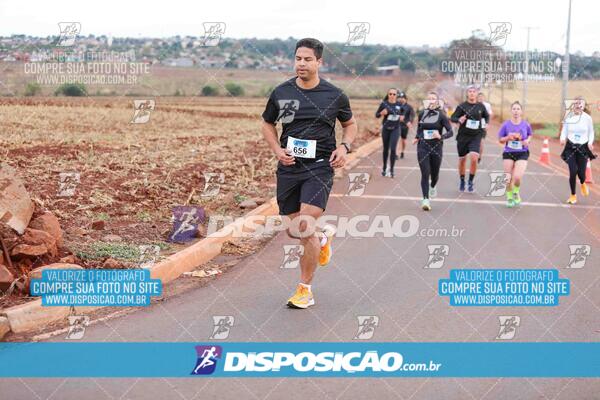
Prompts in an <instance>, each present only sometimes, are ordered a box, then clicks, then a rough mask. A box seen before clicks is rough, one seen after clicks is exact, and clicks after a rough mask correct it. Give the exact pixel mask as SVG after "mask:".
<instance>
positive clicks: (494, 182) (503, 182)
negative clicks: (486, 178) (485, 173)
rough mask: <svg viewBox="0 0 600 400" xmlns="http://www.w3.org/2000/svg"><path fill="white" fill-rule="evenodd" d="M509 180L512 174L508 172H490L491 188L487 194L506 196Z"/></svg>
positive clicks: (489, 195)
mask: <svg viewBox="0 0 600 400" xmlns="http://www.w3.org/2000/svg"><path fill="white" fill-rule="evenodd" d="M509 182H510V174H509V173H508V172H490V190H488V192H487V193H486V195H485V196H486V197H499V196H504V194H505V193H506V187H507V186H508V183H509Z"/></svg>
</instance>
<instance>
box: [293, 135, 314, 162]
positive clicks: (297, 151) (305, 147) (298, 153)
mask: <svg viewBox="0 0 600 400" xmlns="http://www.w3.org/2000/svg"><path fill="white" fill-rule="evenodd" d="M287 149H288V150H289V151H290V152H291V153H292V155H293V156H294V157H300V158H315V157H316V153H317V141H316V140H304V139H296V138H295V137H291V136H288V140H287Z"/></svg>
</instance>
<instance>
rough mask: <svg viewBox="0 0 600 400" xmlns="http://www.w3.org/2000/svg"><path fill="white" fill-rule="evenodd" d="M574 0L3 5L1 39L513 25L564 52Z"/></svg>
mask: <svg viewBox="0 0 600 400" xmlns="http://www.w3.org/2000/svg"><path fill="white" fill-rule="evenodd" d="M567 9H568V0H554V1H549V0H546V1H542V0H532V1H527V0H501V1H497V2H494V3H492V2H491V1H485V0H481V1H476V0H469V1H467V0H444V1H438V0H430V1H414V2H409V1H400V0H397V1H391V2H389V1H388V2H373V1H370V2H368V1H356V2H352V3H351V2H349V1H336V2H333V1H332V2H327V3H326V2H325V1H324V0H319V1H314V0H305V1H272V2H259V1H251V0H224V1H198V2H194V1H193V0H188V1H184V0H168V1H160V2H155V3H154V2H152V1H126V0H118V1H117V0H104V1H97V2H89V1H83V0H77V1H75V0H56V1H49V0H25V1H24V0H0V36H8V35H11V34H28V35H33V36H47V35H57V34H58V25H57V23H58V22H80V23H81V24H82V32H81V34H83V35H88V34H95V35H101V34H106V35H112V36H114V37H122V36H129V37H167V36H174V35H181V36H184V35H191V36H202V35H203V33H204V30H203V27H202V22H212V21H219V22H221V21H222V22H225V23H226V32H225V35H224V36H226V37H233V38H248V37H258V38H287V37H289V36H292V37H296V38H299V37H309V36H312V37H317V38H319V39H321V40H324V41H339V42H345V41H346V40H347V39H348V27H347V23H348V22H368V23H369V24H370V29H371V30H370V33H369V34H368V36H367V39H366V43H370V44H376V43H382V44H389V45H394V44H395V45H404V46H419V45H423V44H428V45H430V46H441V45H444V44H447V43H449V42H450V41H451V40H452V39H458V38H464V37H468V36H469V35H470V34H471V32H472V31H473V30H475V29H482V30H484V31H485V32H486V33H489V27H488V23H490V22H510V23H511V24H512V32H511V34H510V35H509V37H508V40H507V42H506V45H505V46H504V47H505V49H508V50H524V48H525V44H526V34H525V32H526V31H525V29H524V27H525V26H533V27H535V28H536V29H534V30H532V31H531V49H538V50H551V51H556V52H561V53H562V52H564V47H565V32H566V24H567ZM599 14H600V2H598V1H597V0H573V9H572V25H571V26H572V27H571V52H576V51H583V52H584V53H585V54H588V55H590V54H591V53H592V52H594V51H598V50H600V45H599V44H600V24H598V15H599Z"/></svg>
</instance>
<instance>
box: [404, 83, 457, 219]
mask: <svg viewBox="0 0 600 400" xmlns="http://www.w3.org/2000/svg"><path fill="white" fill-rule="evenodd" d="M423 103H424V106H425V107H424V109H423V110H421V111H419V115H418V119H417V121H418V125H417V134H416V135H415V139H414V140H413V144H415V143H417V160H418V161H419V168H420V169H421V192H422V193H423V200H422V201H421V208H422V209H423V210H424V211H430V210H431V202H430V201H429V198H430V197H431V198H434V197H435V196H436V195H437V189H436V188H435V185H436V184H437V182H438V178H439V176H440V167H441V165H442V155H443V149H444V139H448V138H450V137H452V134H453V132H452V124H451V123H450V120H449V119H448V116H447V115H446V113H445V112H444V110H443V107H442V105H441V104H440V101H439V97H438V95H437V93H436V92H429V94H428V95H427V100H425V101H424V102H423ZM444 130H445V132H444Z"/></svg>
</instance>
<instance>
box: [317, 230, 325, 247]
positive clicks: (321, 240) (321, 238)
mask: <svg viewBox="0 0 600 400" xmlns="http://www.w3.org/2000/svg"><path fill="white" fill-rule="evenodd" d="M318 234H319V235H318V236H319V244H320V245H321V247H323V246H325V245H326V244H327V236H326V235H325V232H323V231H321V232H318Z"/></svg>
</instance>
